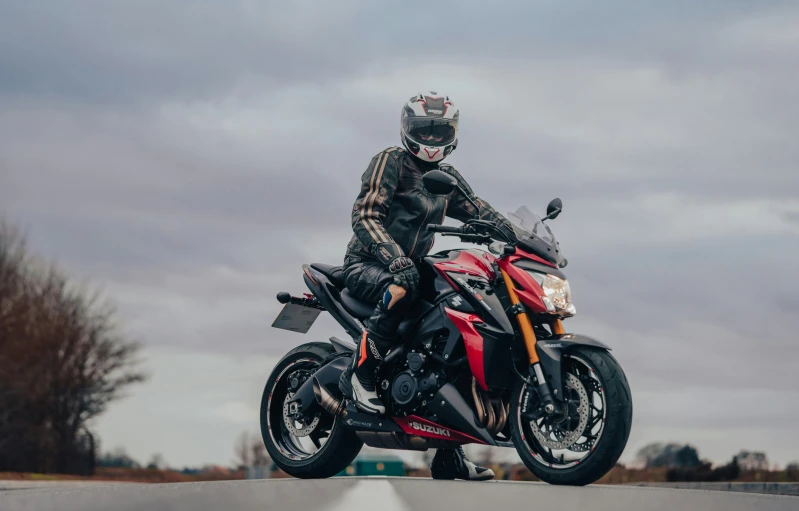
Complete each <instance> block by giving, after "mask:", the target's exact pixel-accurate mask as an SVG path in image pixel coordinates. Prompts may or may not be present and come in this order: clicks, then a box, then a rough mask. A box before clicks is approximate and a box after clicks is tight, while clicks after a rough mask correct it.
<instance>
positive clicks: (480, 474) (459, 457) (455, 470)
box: [430, 447, 494, 481]
mask: <svg viewBox="0 0 799 511" xmlns="http://www.w3.org/2000/svg"><path fill="white" fill-rule="evenodd" d="M430 474H431V475H432V476H433V479H463V480H465V481H487V480H489V479H493V478H494V471H493V470H491V469H490V468H485V467H479V466H477V465H475V464H474V463H472V462H471V461H470V460H469V458H467V457H466V453H464V452H463V447H457V448H455V449H438V450H437V451H436V455H435V456H434V457H433V462H432V463H431V464H430Z"/></svg>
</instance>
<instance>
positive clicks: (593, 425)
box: [510, 346, 633, 486]
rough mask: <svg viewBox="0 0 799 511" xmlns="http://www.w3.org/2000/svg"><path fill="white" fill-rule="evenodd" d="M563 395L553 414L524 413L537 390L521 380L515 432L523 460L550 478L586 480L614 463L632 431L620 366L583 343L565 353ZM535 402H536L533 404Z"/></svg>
mask: <svg viewBox="0 0 799 511" xmlns="http://www.w3.org/2000/svg"><path fill="white" fill-rule="evenodd" d="M562 370H563V393H564V395H563V398H564V401H565V402H566V408H565V410H564V411H563V413H562V414H559V415H558V416H557V417H555V418H549V417H548V418H538V419H530V418H524V417H522V413H521V410H522V402H523V401H534V400H535V399H537V398H536V393H535V391H533V390H532V389H530V388H529V387H528V385H527V384H526V383H524V382H522V381H521V380H519V381H518V382H517V384H516V387H515V389H514V391H513V396H512V398H511V403H512V404H511V420H510V428H511V436H512V439H513V443H514V445H515V446H516V451H517V452H518V453H519V456H520V457H521V458H522V461H523V462H524V464H525V465H526V466H527V468H528V469H530V471H531V472H532V473H533V474H535V476H536V477H538V478H539V479H541V480H542V481H545V482H547V483H550V484H563V485H573V486H582V485H586V484H591V483H593V482H595V481H597V480H599V479H600V478H601V477H602V476H604V475H605V474H606V473H607V472H608V471H610V469H611V468H613V466H614V465H615V464H616V462H617V461H618V459H619V457H620V456H621V453H622V452H623V451H624V447H625V446H626V445H627V439H628V438H629V436H630V426H631V423H632V414H633V405H632V397H631V395H630V386H629V384H628V383H627V377H626V376H625V375H624V372H623V371H622V369H621V366H620V365H619V363H618V362H617V361H616V359H615V358H613V356H612V355H611V354H610V353H608V352H607V351H605V350H600V349H596V348H590V347H585V346H579V347H576V348H575V349H573V350H570V351H569V352H568V353H566V354H564V356H563V360H562ZM529 408H533V407H529Z"/></svg>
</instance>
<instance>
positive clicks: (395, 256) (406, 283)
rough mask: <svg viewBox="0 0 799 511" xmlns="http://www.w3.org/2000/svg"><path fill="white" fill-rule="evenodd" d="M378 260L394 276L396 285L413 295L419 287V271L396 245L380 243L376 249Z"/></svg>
mask: <svg viewBox="0 0 799 511" xmlns="http://www.w3.org/2000/svg"><path fill="white" fill-rule="evenodd" d="M374 254H375V256H376V257H377V259H378V260H379V261H380V262H381V263H383V264H385V265H386V268H388V271H389V272H391V274H392V275H394V283H395V284H396V285H398V286H402V287H404V288H405V289H406V290H407V291H409V292H411V293H413V292H414V291H416V288H417V287H419V270H417V269H416V265H414V264H413V260H412V259H411V258H410V257H406V256H405V255H404V254H403V253H402V249H400V247H399V245H397V244H396V243H380V244H378V245H377V246H376V247H375V249H374Z"/></svg>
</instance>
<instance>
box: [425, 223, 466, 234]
mask: <svg viewBox="0 0 799 511" xmlns="http://www.w3.org/2000/svg"><path fill="white" fill-rule="evenodd" d="M427 230H428V231H433V232H440V233H448V234H466V233H465V232H463V227H450V226H448V225H436V224H430V225H428V226H427Z"/></svg>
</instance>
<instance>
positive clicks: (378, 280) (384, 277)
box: [344, 258, 416, 387]
mask: <svg viewBox="0 0 799 511" xmlns="http://www.w3.org/2000/svg"><path fill="white" fill-rule="evenodd" d="M353 259H354V258H353ZM344 280H345V282H346V285H347V289H348V290H349V292H350V293H352V294H353V296H355V297H356V298H358V299H359V300H362V301H364V302H370V303H375V304H376V305H375V310H374V312H372V315H371V316H370V317H369V318H368V319H367V320H366V321H364V325H365V326H366V330H367V331H366V335H365V336H364V337H365V338H364V339H361V343H360V346H359V347H358V357H356V364H357V365H356V369H355V373H356V374H357V375H358V379H359V380H361V383H362V384H364V386H368V387H371V386H372V385H374V379H375V377H374V371H375V369H376V368H377V365H378V364H379V362H380V361H381V360H382V359H383V357H385V356H386V354H387V353H388V351H389V350H390V349H391V346H392V344H393V343H394V342H395V340H396V334H397V328H398V327H399V324H400V323H401V322H402V320H403V318H404V317H405V313H406V312H407V311H408V309H409V308H410V307H411V306H412V305H413V302H414V300H416V296H413V295H412V294H411V293H410V292H409V291H408V290H406V289H404V288H401V287H400V286H397V285H396V284H394V276H393V275H392V274H391V273H390V272H389V271H388V270H387V269H386V268H385V267H384V266H383V265H382V264H380V263H378V262H377V261H364V260H360V259H357V260H354V261H352V260H350V261H346V262H345V265H344Z"/></svg>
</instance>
